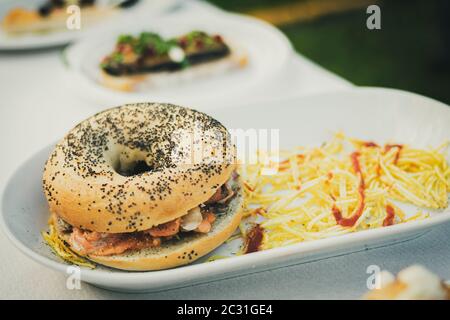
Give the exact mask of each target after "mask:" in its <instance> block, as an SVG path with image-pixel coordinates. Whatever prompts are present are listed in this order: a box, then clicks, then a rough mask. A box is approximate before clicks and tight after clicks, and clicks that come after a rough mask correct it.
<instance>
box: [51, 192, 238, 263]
mask: <svg viewBox="0 0 450 320" xmlns="http://www.w3.org/2000/svg"><path fill="white" fill-rule="evenodd" d="M242 205H243V194H242V189H241V188H240V187H239V189H238V190H237V192H236V195H235V196H234V197H233V198H232V199H231V200H230V202H229V203H228V205H227V208H226V211H225V212H224V213H223V214H220V215H216V221H214V223H213V225H212V228H211V231H210V232H208V233H206V234H204V233H197V232H189V233H184V234H182V236H181V238H180V239H175V238H174V239H170V240H166V241H163V242H162V244H161V246H159V247H152V248H146V249H141V250H133V251H129V252H124V253H122V254H118V255H111V256H96V255H88V256H86V255H82V254H80V252H77V251H76V250H75V249H74V248H73V247H71V250H73V251H74V252H75V253H77V254H78V255H80V256H82V257H85V258H87V259H89V260H91V261H94V262H96V263H98V264H101V265H104V266H108V267H112V268H116V269H122V270H130V271H150V270H161V269H169V268H173V267H178V266H182V265H185V264H188V263H191V262H193V261H195V260H197V259H198V258H200V257H202V256H204V255H206V254H208V253H209V252H211V251H213V250H214V249H215V248H217V247H218V246H220V245H221V244H222V243H224V242H225V241H226V240H227V239H228V238H229V237H230V236H231V235H232V234H233V233H234V231H235V230H236V229H237V227H238V226H239V223H240V222H241V219H242V214H243V210H242ZM57 232H58V236H59V237H60V238H61V239H63V240H65V241H66V242H68V238H69V237H68V235H65V234H63V233H61V232H59V231H57Z"/></svg>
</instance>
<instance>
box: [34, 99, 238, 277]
mask: <svg viewBox="0 0 450 320" xmlns="http://www.w3.org/2000/svg"><path fill="white" fill-rule="evenodd" d="M235 153H236V150H235V146H234V145H233V144H232V142H231V137H230V134H229V132H228V131H227V129H226V128H225V127H224V126H223V125H222V124H220V123H219V122H218V121H216V120H215V119H213V118H211V117H209V116H208V115H206V114H204V113H201V112H198V111H195V110H192V109H187V108H183V107H179V106H175V105H171V104H160V103H138V104H128V105H124V106H121V107H117V108H113V109H109V110H106V111H104V112H101V113H98V114H96V115H94V116H93V117H91V118H89V119H87V120H85V121H83V122H81V123H80V124H78V125H77V126H76V127H74V128H73V129H72V130H71V131H70V132H69V133H68V134H67V135H66V136H65V137H64V138H63V139H62V140H61V141H60V142H59V143H58V144H57V145H56V147H55V149H54V150H53V152H52V153H51V155H50V156H49V158H48V160H47V162H46V164H45V168H44V174H43V190H44V194H45V196H46V199H47V202H48V204H49V211H50V214H51V218H50V224H51V230H54V232H55V233H56V236H57V237H58V238H59V240H61V241H62V242H63V243H64V244H65V245H66V246H67V248H68V249H70V250H71V251H72V252H74V253H76V254H77V255H78V256H80V257H83V258H86V259H88V260H90V261H93V262H95V263H98V264H102V265H105V266H109V267H112V268H117V269H123V270H140V271H145V270H159V269H167V268H172V267H177V266H181V265H184V264H187V263H190V262H192V261H194V260H196V259H198V258H200V257H202V256H204V255H205V254H207V253H209V252H211V251H212V250H214V249H215V248H217V247H218V246H219V245H220V244H222V243H223V242H224V241H225V240H227V239H228V238H229V237H230V236H231V235H232V234H233V232H234V231H235V230H236V228H237V227H238V225H239V223H240V221H241V218H242V202H243V193H242V185H241V180H240V177H239V175H238V174H237V173H236V169H237V165H236V161H235V157H236V154H235ZM55 251H56V250H55Z"/></svg>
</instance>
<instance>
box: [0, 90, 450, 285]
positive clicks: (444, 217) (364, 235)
mask: <svg viewBox="0 0 450 320" xmlns="http://www.w3.org/2000/svg"><path fill="white" fill-rule="evenodd" d="M366 91H367V92H374V93H377V92H383V91H386V92H389V93H397V94H402V95H405V94H406V95H412V96H414V97H415V98H419V99H424V100H425V101H430V102H433V103H434V104H435V105H436V107H439V108H445V110H447V111H446V112H450V107H449V106H447V105H446V104H444V103H442V102H440V101H437V100H435V99H432V98H428V97H425V96H422V95H419V94H415V93H410V92H407V91H403V90H398V89H390V88H380V87H356V88H350V89H348V90H340V91H335V92H326V93H318V94H313V95H309V96H302V97H295V98H290V99H288V100H302V99H308V98H314V97H320V96H324V95H331V96H333V95H336V94H352V93H364V92H366ZM270 103H272V102H270ZM236 107H237V106H236ZM221 109H225V108H221ZM53 145H54V144H53V143H52V144H49V145H47V146H45V147H43V148H41V149H39V151H37V152H35V153H33V154H32V155H30V156H29V157H27V159H26V160H25V161H23V162H22V163H21V164H20V165H19V166H17V167H16V168H15V169H14V171H13V172H12V174H11V175H10V176H9V178H8V179H7V182H6V183H5V184H4V185H3V188H2V191H3V192H2V196H1V198H0V201H1V215H0V225H1V228H2V229H3V232H4V233H5V235H6V236H7V238H8V239H9V241H11V242H12V243H13V245H14V246H15V247H16V248H18V249H19V250H20V251H21V252H22V253H24V254H25V255H26V256H28V257H30V258H32V259H33V260H35V261H36V262H38V263H40V264H42V265H45V266H47V267H49V268H51V269H53V270H56V271H60V272H63V273H64V272H66V270H67V267H69V266H70V264H66V263H64V262H60V261H55V260H52V259H50V258H47V257H46V256H43V255H40V254H39V253H37V252H35V251H33V250H32V249H30V248H29V247H28V246H26V245H25V244H24V243H22V242H21V241H20V240H19V239H18V238H16V236H15V235H14V234H13V232H12V231H11V230H10V229H9V227H8V223H7V221H6V218H5V216H6V215H5V198H6V194H7V192H8V191H7V190H8V189H9V186H10V184H11V183H12V181H13V179H14V177H15V175H16V173H17V171H19V170H20V169H21V168H22V167H23V166H24V165H26V164H27V163H28V162H29V161H30V160H31V159H32V158H33V157H34V156H36V155H37V154H39V153H40V152H43V151H44V150H45V149H48V148H51V146H53ZM447 210H448V209H447ZM448 221H450V212H449V211H447V212H442V213H440V214H439V215H438V216H434V217H431V218H429V219H425V220H421V221H410V222H407V223H402V224H397V225H393V226H389V227H387V228H376V229H369V230H362V231H358V232H353V233H349V234H344V235H340V236H336V237H331V238H325V239H318V240H314V241H307V242H301V243H297V244H293V245H290V246H286V247H280V248H273V249H268V250H264V251H260V252H256V253H253V254H251V255H243V256H233V257H230V258H229V259H222V260H217V261H212V262H204V263H200V264H190V265H185V266H180V267H177V268H172V269H166V270H157V271H121V270H115V269H107V270H96V269H94V270H90V269H86V268H80V270H81V276H82V278H83V280H85V281H87V282H97V281H102V282H106V283H108V284H111V285H118V286H120V285H133V284H135V285H137V284H141V285H142V284H144V285H145V284H152V283H157V282H160V281H161V279H163V278H164V279H165V280H163V281H168V280H167V279H169V280H170V281H169V282H172V283H176V282H178V281H179V280H182V279H186V278H187V279H189V280H191V281H195V280H198V279H202V278H205V277H214V276H216V275H218V274H222V273H223V272H225V273H232V272H235V271H236V270H240V269H241V268H242V267H245V266H255V265H264V262H266V261H267V258H271V259H279V258H286V257H289V256H296V255H299V254H304V253H310V252H314V251H316V250H318V249H319V250H320V251H323V250H325V249H327V250H331V251H332V250H334V249H336V248H339V247H344V246H345V245H347V244H350V243H354V242H358V241H366V242H367V241H370V240H376V239H383V238H385V237H388V236H395V235H399V236H400V235H402V234H406V233H408V232H410V233H412V232H417V231H420V230H423V231H426V230H428V229H430V228H432V227H434V226H436V225H440V224H443V223H445V222H448ZM49 250H50V249H49ZM208 266H213V268H214V269H212V270H205V271H206V272H205V273H206V274H207V275H206V276H205V275H204V274H203V273H202V272H201V271H202V269H204V268H207V269H210V267H208ZM181 269H182V270H183V272H182V275H181V276H180V270H181Z"/></svg>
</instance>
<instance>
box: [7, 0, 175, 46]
mask: <svg viewBox="0 0 450 320" xmlns="http://www.w3.org/2000/svg"><path fill="white" fill-rule="evenodd" d="M178 1H179V0H150V1H149V0H140V1H139V2H138V3H137V4H135V5H134V6H132V7H130V8H126V9H123V10H120V11H119V14H117V15H113V16H111V17H107V18H105V19H103V20H99V21H98V22H97V23H95V24H92V25H88V26H87V27H86V28H83V25H82V28H81V29H80V30H68V29H67V30H66V29H64V30H55V31H49V32H46V33H29V34H23V35H14V36H13V35H9V34H7V33H6V32H5V31H4V30H3V29H2V28H1V27H0V50H31V49H39V48H49V47H56V46H61V45H65V44H68V43H70V42H72V41H74V40H77V39H79V38H81V37H84V36H86V35H88V34H89V33H90V32H91V31H93V30H95V28H96V27H98V26H101V25H105V24H108V23H114V22H115V21H118V20H119V19H120V18H124V16H127V15H140V14H142V13H143V12H145V14H146V15H147V16H149V17H154V16H158V15H161V14H162V13H164V12H166V11H168V10H169V9H170V8H171V7H173V6H174V5H175V4H176V3H177V2H178ZM43 2H45V1H44V0H39V1H30V0H6V1H0V23H1V21H2V20H3V17H4V16H5V15H6V14H7V12H8V11H9V10H10V9H11V8H15V7H23V8H27V9H37V8H39V6H40V5H41V4H42V3H43ZM81 23H83V17H82V16H81Z"/></svg>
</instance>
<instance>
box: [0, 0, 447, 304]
mask: <svg viewBox="0 0 450 320" xmlns="http://www.w3.org/2000/svg"><path fill="white" fill-rule="evenodd" d="M179 10H185V11H186V12H188V11H189V10H191V11H197V12H198V11H199V10H205V12H208V14H214V10H216V9H214V8H211V7H210V6H209V5H206V4H203V3H198V2H185V3H184V4H183V5H182V7H181V8H179ZM290 63H291V67H290V68H289V72H288V73H287V74H286V75H285V76H284V77H283V80H282V81H279V82H277V83H273V84H270V85H268V86H267V87H264V88H259V89H258V90H257V94H258V96H259V98H260V99H275V98H277V97H282V96H283V97H287V96H296V95H304V94H310V93H317V92H321V91H335V90H342V89H347V88H349V87H350V86H351V85H350V84H349V83H348V82H347V81H345V80H343V79H341V78H339V77H337V76H335V75H333V74H331V73H329V72H327V71H326V70H323V69H322V68H320V67H318V66H317V65H315V64H313V63H311V62H309V61H308V60H306V59H305V58H304V57H302V56H300V55H294V56H293V57H292V61H291V62H290ZM65 74H66V70H65V67H64V66H63V64H62V63H61V59H60V53H59V51H58V50H45V51H38V52H26V53H0V97H1V100H0V148H1V150H2V156H1V165H0V191H1V190H3V188H4V186H5V183H6V181H7V179H8V178H9V176H10V175H11V174H12V173H13V172H14V170H15V168H16V167H17V166H18V165H19V164H20V163H21V162H22V161H23V160H24V159H26V158H27V157H29V156H30V155H32V154H33V153H34V152H36V151H38V150H39V149H41V148H42V147H43V146H45V145H47V144H49V143H50V142H53V141H55V140H56V139H58V138H59V137H61V136H63V134H64V133H65V132H66V131H67V130H69V129H70V128H71V127H72V126H73V125H74V124H76V123H77V122H79V121H81V120H82V119H84V118H86V117H88V116H90V115H91V114H93V113H95V112H96V111H98V110H100V109H101V108H102V106H96V105H93V104H92V103H89V102H86V101H82V100H80V99H79V98H78V97H77V96H74V94H73V92H72V90H70V88H69V86H70V83H68V82H66V81H64V79H65ZM105 107H106V106H105ZM449 240H450V225H445V226H441V227H438V228H436V229H435V230H433V231H431V232H429V233H427V234H426V235H424V236H422V237H420V238H417V239H415V240H411V241H408V242H405V243H401V244H396V245H393V246H390V247H385V248H379V249H374V250H369V251H366V252H360V253H354V254H349V255H344V256H340V257H335V258H329V259H325V260H321V261H316V262H310V263H305V264H300V265H295V266H291V267H285V268H281V269H276V270H272V271H267V272H261V273H257V274H252V275H247V276H242V277H238V278H233V279H228V280H221V281H216V282H210V283H207V284H201V285H196V286H193V287H186V288H181V289H173V290H167V291H162V292H156V293H150V294H123V293H115V292H109V291H105V290H102V289H99V288H96V287H93V286H91V285H88V284H85V283H83V284H82V287H81V290H68V289H67V288H66V276H65V275H63V274H60V273H57V272H56V271H53V270H50V269H47V268H45V267H43V266H41V265H39V264H37V263H35V262H34V261H32V260H30V259H29V258H27V257H25V256H24V255H23V254H22V253H20V252H19V251H18V250H17V249H16V248H15V247H13V246H12V244H11V243H10V242H9V241H8V240H7V239H6V237H5V235H4V234H3V233H0V261H1V262H0V298H43V299H97V298H100V299H101V298H113V299H115V298H141V299H142V298H148V299H240V298H241V299H304V298H309V299H314V298H325V299H327V298H333V299H340V298H357V297H359V296H360V295H361V294H362V293H363V292H365V291H366V279H367V277H368V275H367V274H366V268H367V266H369V265H372V264H376V265H379V266H380V267H381V268H386V269H388V270H391V271H394V272H397V271H398V270H399V269H401V268H403V267H405V266H408V265H410V264H414V263H420V264H423V265H425V266H427V267H429V268H430V269H431V270H433V271H435V272H437V273H438V274H439V275H440V276H442V277H443V278H447V279H449V278H450V246H449V245H448V243H449Z"/></svg>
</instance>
